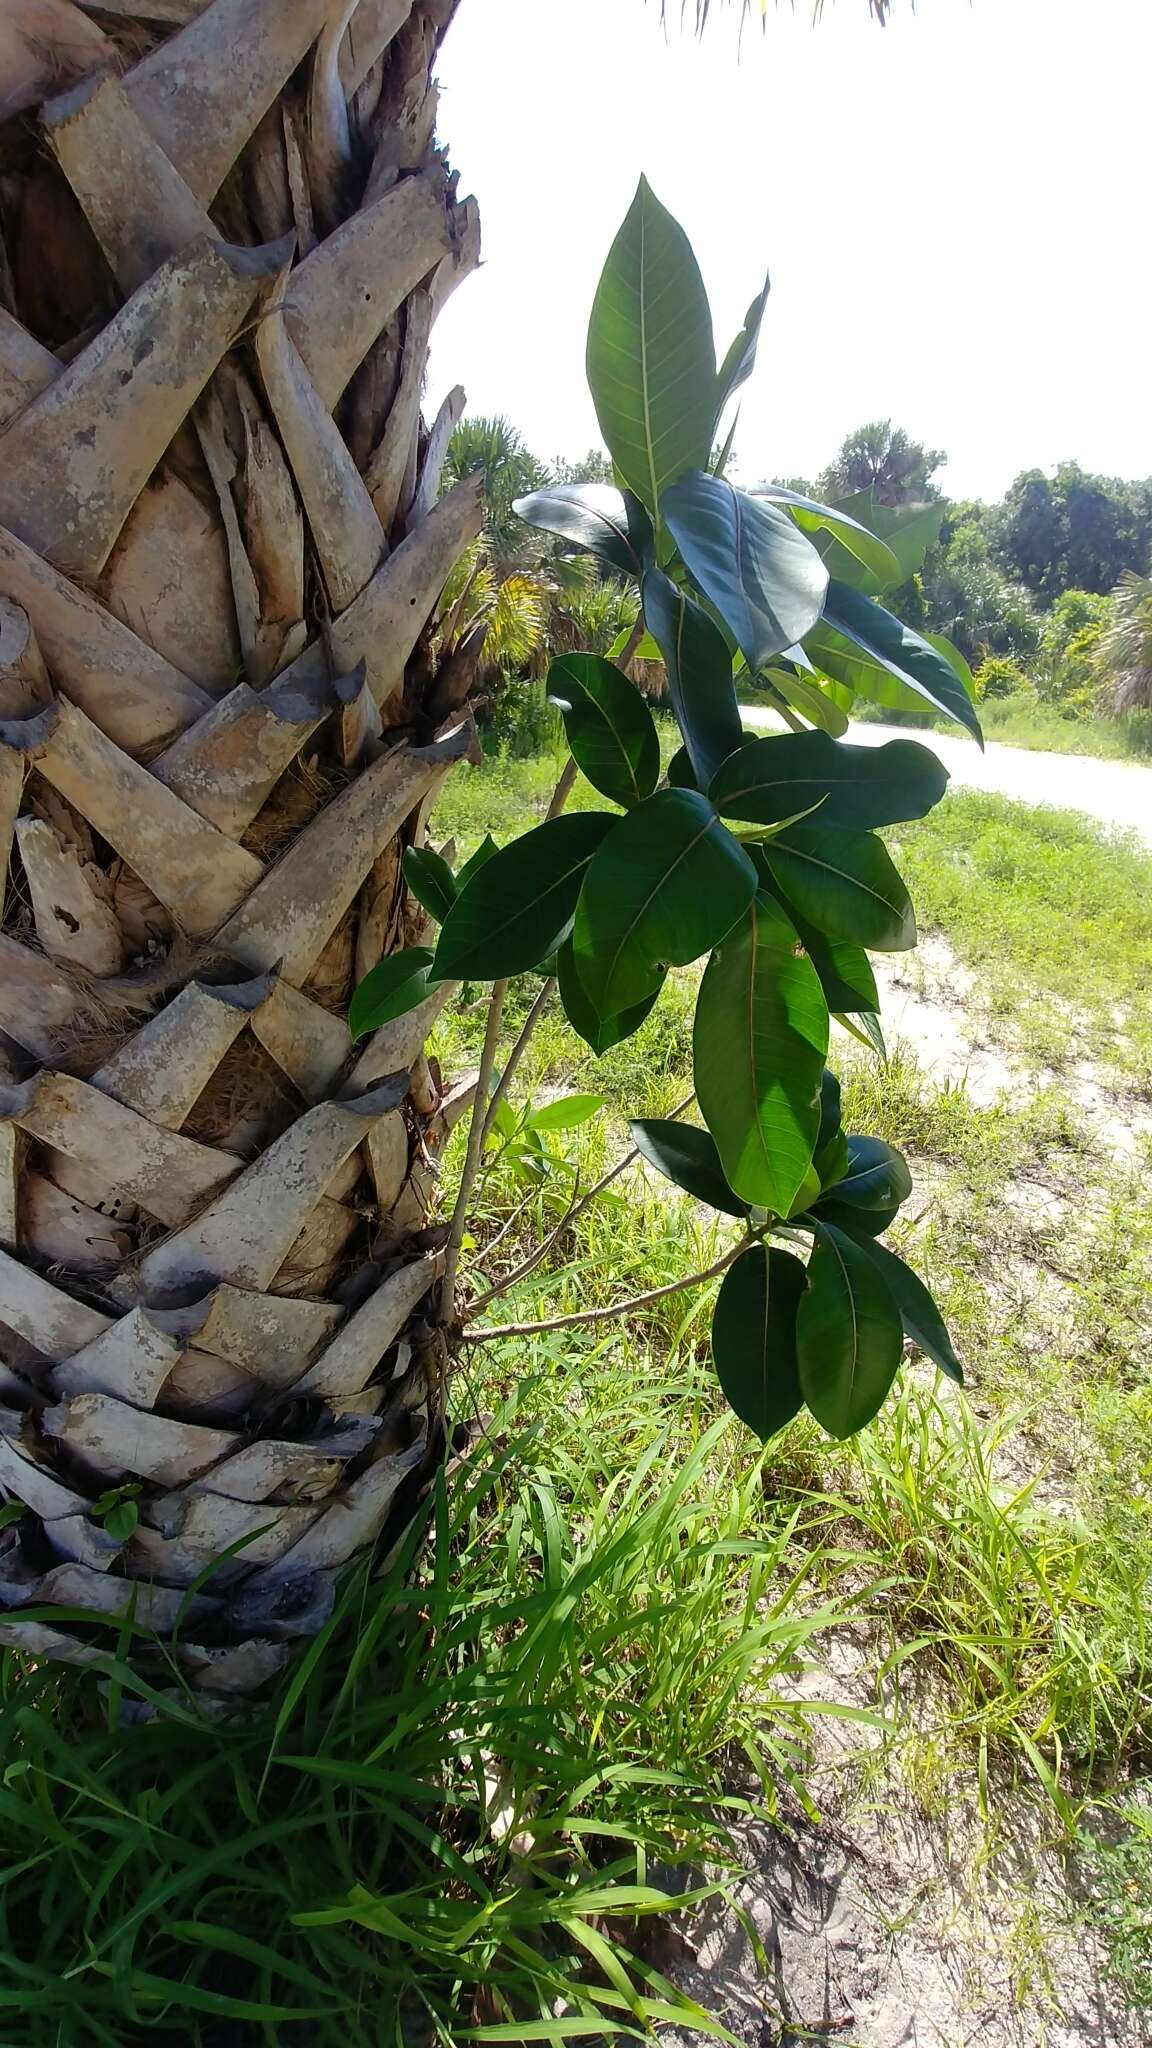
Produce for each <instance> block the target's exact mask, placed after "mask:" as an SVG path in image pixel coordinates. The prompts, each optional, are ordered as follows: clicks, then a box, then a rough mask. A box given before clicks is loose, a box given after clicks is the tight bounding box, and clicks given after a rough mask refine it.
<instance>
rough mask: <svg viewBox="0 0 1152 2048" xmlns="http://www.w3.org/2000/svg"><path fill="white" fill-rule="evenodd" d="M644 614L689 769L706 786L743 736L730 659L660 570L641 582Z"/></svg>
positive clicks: (716, 633)
mask: <svg viewBox="0 0 1152 2048" xmlns="http://www.w3.org/2000/svg"><path fill="white" fill-rule="evenodd" d="M641 592H642V596H643V600H644V617H645V619H646V620H647V622H648V627H649V630H650V631H651V633H652V635H653V637H654V639H655V640H656V642H657V644H658V646H659V648H660V652H661V655H662V656H663V658H664V666H665V668H666V669H667V671H668V697H669V701H670V703H671V705H672V710H673V713H674V715H675V718H676V723H677V725H678V726H679V727H680V731H681V733H682V734H683V736H684V744H685V746H686V747H687V749H688V757H689V760H690V761H691V763H692V769H693V773H694V775H695V777H696V780H697V783H698V784H699V785H700V787H701V788H703V789H706V788H707V786H708V783H709V781H710V780H711V777H712V776H713V775H714V774H715V772H716V770H717V768H718V767H719V766H720V763H721V761H723V760H725V759H726V758H727V756H728V755H729V754H730V753H731V752H732V750H733V748H735V747H738V746H739V745H740V743H741V741H742V740H743V738H744V729H743V727H742V725H741V723H740V707H739V705H738V703H737V702H736V685H735V683H734V681H733V679H732V657H731V655H730V654H729V652H728V648H727V645H726V643H725V640H724V635H723V634H722V633H721V631H720V628H719V627H718V626H716V625H714V624H713V622H712V620H711V619H710V618H709V617H708V614H707V612H705V611H702V610H701V608H700V606H699V605H698V604H693V602H692V600H691V599H690V598H688V597H685V595H684V593H683V591H680V590H677V588H676V585H675V584H674V583H673V582H672V581H671V580H670V579H669V577H667V576H665V574H664V572H663V570H662V569H650V570H649V572H648V574H647V575H646V576H645V578H644V581H643V584H642V585H641Z"/></svg>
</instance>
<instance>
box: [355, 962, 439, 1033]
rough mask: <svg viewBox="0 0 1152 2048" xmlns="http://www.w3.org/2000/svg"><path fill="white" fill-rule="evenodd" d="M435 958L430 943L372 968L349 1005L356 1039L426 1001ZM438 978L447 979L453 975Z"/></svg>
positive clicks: (377, 1029)
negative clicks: (429, 946) (430, 949)
mask: <svg viewBox="0 0 1152 2048" xmlns="http://www.w3.org/2000/svg"><path fill="white" fill-rule="evenodd" d="M433 957H434V956H433V955H432V953H431V952H430V951H429V949H428V947H427V946H405V947H404V948H403V950H402V951H401V952H399V953H390V954H389V955H388V957H387V959H386V960H381V961H380V962H379V963H378V964H377V965H376V966H375V967H373V968H370V969H369V972H368V973H367V974H366V975H365V976H364V979H363V981H362V982H361V983H360V985H359V987H358V988H357V990H356V992H355V994H354V995H353V997H352V1001H351V1003H350V1005H349V1008H348V1029H349V1032H350V1033H351V1035H352V1037H353V1039H357V1038H363V1036H364V1034H365V1032H367V1031H379V1029H380V1026H381V1025H382V1024H390V1023H391V1022H392V1019H393V1018H394V1017H403V1016H406V1015H407V1012H408V1011H409V1010H414V1009H415V1008H416V1006H417V1004H418V1003H422V1002H423V1001H424V998H425V996H426V995H427V994H428V991H429V981H430V978H431V977H430V972H429V970H430V969H431V967H432V963H433ZM437 978H438V979H439V980H441V981H446V980H448V979H450V978H451V977H449V976H448V975H440V976H439V977H437Z"/></svg>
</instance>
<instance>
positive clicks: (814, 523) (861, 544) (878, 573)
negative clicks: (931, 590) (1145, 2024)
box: [749, 484, 903, 590]
mask: <svg viewBox="0 0 1152 2048" xmlns="http://www.w3.org/2000/svg"><path fill="white" fill-rule="evenodd" d="M749 496H750V497H753V498H763V499H764V500H765V501H766V502H767V503H768V504H770V505H786V506H787V507H788V510H789V511H790V512H791V514H792V517H793V519H794V520H795V521H796V524H797V526H798V527H800V529H801V531H802V532H804V533H815V534H823V533H831V534H834V535H835V537H836V539H837V540H838V541H839V543H840V545H841V547H842V548H843V549H845V550H846V551H847V553H848V554H849V555H851V556H852V558H853V560H854V561H856V562H859V563H860V564H861V565H862V566H863V567H864V568H865V569H867V570H868V572H869V573H870V575H871V576H872V577H873V578H874V579H875V581H876V587H877V589H878V590H886V589H888V588H889V587H890V586H891V585H893V584H896V583H900V582H902V581H903V578H902V577H901V575H900V565H899V563H898V561H897V559H896V556H895V555H894V554H893V552H892V550H891V548H890V547H889V546H888V545H887V542H885V541H882V540H880V539H879V538H878V537H877V535H876V534H875V533H870V532H869V530H868V528H867V527H866V526H864V525H862V524H861V522H860V521H859V520H858V519H853V517H852V515H851V513H849V512H845V511H844V510H843V509H842V508H840V507H838V506H835V505H821V504H820V503H819V501H818V500H817V499H816V498H805V497H802V496H801V495H800V494H799V492H797V491H786V490H785V489H784V487H783V485H782V484H756V485H755V487H754V488H753V490H752V491H751V492H750V493H749ZM819 552H821V553H822V552H823V551H822V550H819Z"/></svg>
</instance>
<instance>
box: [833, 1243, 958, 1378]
mask: <svg viewBox="0 0 1152 2048" xmlns="http://www.w3.org/2000/svg"><path fill="white" fill-rule="evenodd" d="M858 1242H859V1245H860V1249H861V1251H862V1252H865V1253H866V1254H867V1256H868V1257H869V1258H870V1259H871V1261H872V1263H873V1265H874V1266H875V1267H876V1270H877V1272H878V1273H879V1274H880V1277H881V1279H882V1280H883V1281H884V1283H885V1285H886V1286H887V1288H888V1292H889V1293H890V1294H891V1296H892V1299H893V1301H894V1302H895V1303H896V1307H897V1309H898V1310H899V1312H900V1320H901V1322H902V1323H903V1325H904V1335H905V1336H906V1337H910V1338H911V1340H912V1342H913V1344H915V1346H916V1348H917V1350H919V1351H922V1352H923V1353H924V1356H925V1358H930V1359H931V1361H932V1363H933V1365H935V1366H939V1368H940V1371H941V1372H942V1373H945V1374H946V1375H947V1377H948V1378H949V1379H950V1380H955V1382H956V1385H957V1386H958V1387H962V1386H963V1385H964V1368H963V1366H962V1365H961V1363H960V1360H959V1359H958V1358H957V1356H956V1353H955V1350H954V1349H953V1345H952V1339H951V1337H950V1336H949V1334H948V1328H947V1325H946V1323H945V1321H944V1318H943V1316H942V1315H941V1313H940V1311H939V1309H938V1308H937V1306H936V1303H935V1302H934V1301H933V1299H932V1296H931V1295H930V1294H929V1292H928V1289H927V1288H926V1287H925V1285H924V1282H923V1281H922V1280H921V1279H920V1277H919V1275H918V1274H916V1273H914V1272H913V1271H912V1268H911V1266H909V1265H907V1264H906V1263H905V1261H904V1260H903V1259H901V1258H897V1256H896V1253H895V1252H892V1251H889V1250H888V1248H887V1246H886V1245H882V1244H877V1243H876V1242H875V1240H874V1239H873V1238H871V1237H861V1238H859V1240H858Z"/></svg>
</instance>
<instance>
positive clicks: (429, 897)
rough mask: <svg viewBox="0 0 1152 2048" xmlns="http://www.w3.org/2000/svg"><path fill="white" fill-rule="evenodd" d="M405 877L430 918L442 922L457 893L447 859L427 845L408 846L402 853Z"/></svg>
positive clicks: (455, 883)
mask: <svg viewBox="0 0 1152 2048" xmlns="http://www.w3.org/2000/svg"><path fill="white" fill-rule="evenodd" d="M404 880H405V881H406V882H407V884H408V887H409V888H410V889H411V891H412V894H413V895H414V897H415V898H416V901H417V903H422V904H423V906H424V908H425V910H426V911H427V912H428V915H429V917H434V918H435V919H436V922H437V924H443V922H444V919H445V918H446V917H447V915H448V912H449V911H450V910H451V908H452V905H453V904H454V903H455V901H456V897H457V894H458V888H457V882H456V877H455V875H454V874H453V873H452V870H451V868H450V867H449V865H448V863H447V861H446V860H444V859H443V857H442V856H441V855H440V854H438V853H433V851H432V848H431V847H430V846H409V847H408V848H407V849H406V851H405V854H404Z"/></svg>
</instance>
